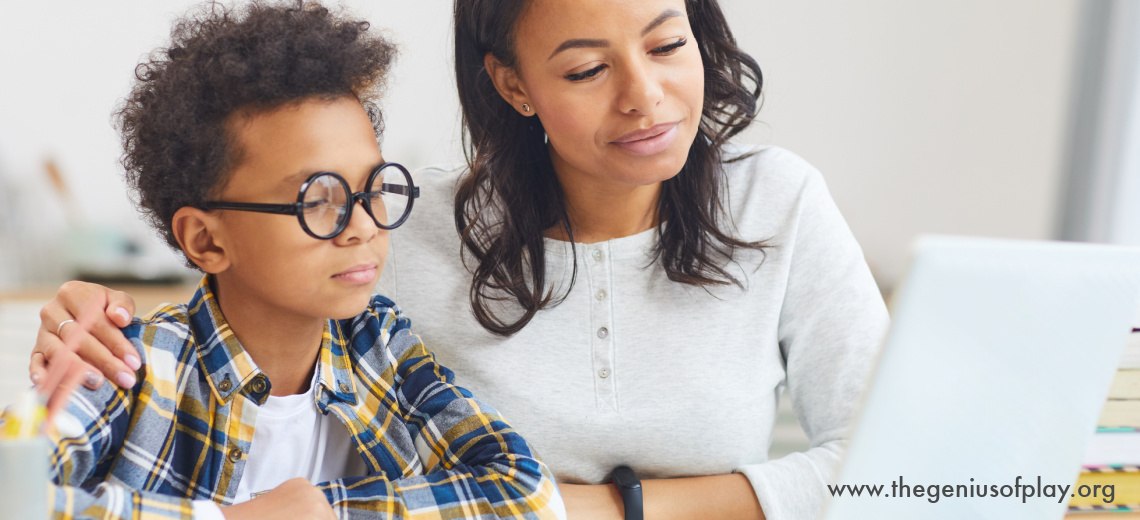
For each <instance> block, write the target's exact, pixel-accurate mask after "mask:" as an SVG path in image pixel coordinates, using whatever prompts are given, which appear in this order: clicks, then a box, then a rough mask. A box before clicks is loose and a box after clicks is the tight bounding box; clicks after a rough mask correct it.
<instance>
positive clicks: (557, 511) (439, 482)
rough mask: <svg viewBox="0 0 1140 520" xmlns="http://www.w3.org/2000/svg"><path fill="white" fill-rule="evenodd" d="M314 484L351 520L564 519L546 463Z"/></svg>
mask: <svg viewBox="0 0 1140 520" xmlns="http://www.w3.org/2000/svg"><path fill="white" fill-rule="evenodd" d="M535 462H537V461H535ZM318 487H319V488H320V489H321V490H322V491H324V493H325V496H326V497H327V498H328V500H329V503H330V504H331V505H332V506H333V509H335V510H341V509H342V508H344V509H348V510H349V511H350V515H349V516H350V517H351V518H353V519H372V518H377V519H379V518H391V517H393V516H394V517H396V518H407V517H408V516H409V514H410V513H409V512H410V511H419V512H421V513H422V512H426V511H433V512H438V517H440V518H473V519H487V520H489V519H496V518H517V519H524V518H525V519H544V520H545V519H551V520H553V519H559V520H564V519H565V518H566V512H565V507H564V506H563V504H562V497H561V495H560V494H559V493H558V490H557V488H556V486H555V484H554V479H553V478H552V477H551V476H550V473H549V471H547V470H546V467H545V466H541V472H540V473H539V475H538V476H534V475H531V474H527V473H524V472H519V471H513V472H508V471H504V470H503V469H502V468H494V467H491V468H488V467H479V468H472V467H467V466H456V467H454V468H451V469H447V470H442V469H441V470H438V471H434V472H432V473H430V474H428V475H421V476H416V477H410V478H405V479H398V480H388V479H387V478H385V477H383V476H377V475H373V476H368V477H352V478H344V479H340V480H336V481H332V482H326V483H322V484H320V485H319V486H318Z"/></svg>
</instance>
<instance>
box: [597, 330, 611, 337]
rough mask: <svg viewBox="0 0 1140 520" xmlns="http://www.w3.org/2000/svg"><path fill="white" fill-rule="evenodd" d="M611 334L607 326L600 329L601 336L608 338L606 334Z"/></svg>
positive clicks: (599, 335) (599, 334)
mask: <svg viewBox="0 0 1140 520" xmlns="http://www.w3.org/2000/svg"><path fill="white" fill-rule="evenodd" d="M609 335H610V329H607V328H605V327H602V328H600V329H598V337H599V338H602V339H606V336H609Z"/></svg>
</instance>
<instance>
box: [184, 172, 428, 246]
mask: <svg viewBox="0 0 1140 520" xmlns="http://www.w3.org/2000/svg"><path fill="white" fill-rule="evenodd" d="M388 167H395V168H396V169H398V170H400V173H403V174H404V179H406V180H407V181H408V184H407V186H399V185H393V184H387V186H391V187H395V188H400V191H403V190H409V193H400V191H389V192H388V193H399V194H401V195H407V196H408V207H406V208H404V214H403V215H401V216H400V218H399V219H397V220H396V222H395V223H394V224H388V225H385V224H381V223H380V221H379V220H377V219H376V215H374V214H373V213H372V205H371V204H361V205H362V206H364V211H365V212H366V213H368V216H369V217H370V218H372V222H373V223H374V224H376V227H378V228H380V229H385V230H393V229H396V228H398V227H400V225H401V224H403V223H404V221H406V220H408V216H409V215H411V214H412V205H413V204H414V203H415V200H416V199H417V198H419V196H420V188H419V186H416V185H415V184H413V183H412V175H411V174H410V173H408V169H407V168H404V166H403V165H402V164H399V163H394V162H386V163H384V164H381V165H380V166H378V167H377V168H376V169H375V170H373V171H372V174H371V175H369V176H368V183H367V184H365V185H364V186H365V191H360V192H356V193H353V192H352V188H351V187H350V186H349V184H348V181H346V180H345V179H344V177H342V176H341V175H340V174H339V173H336V172H331V171H322V172H317V173H314V174H312V175H310V176H309V178H308V179H305V182H304V183H302V184H301V189H300V190H298V191H297V202H294V203H292V204H266V203H260V202H225V201H209V202H205V203H203V204H201V205H200V206H199V209H203V210H214V209H229V210H236V211H252V212H255V213H272V214H275V215H294V216H296V217H297V222H298V223H300V224H301V229H304V230H305V233H307V234H308V235H309V236H311V237H313V238H316V239H318V240H332V239H333V238H336V237H337V235H340V234H341V233H343V232H344V230H345V229H346V228H348V223H349V222H351V221H352V212H353V211H355V210H356V204H357V203H363V202H365V201H367V199H368V197H369V196H371V195H372V194H374V193H384V187H385V186H386V184H385V183H383V182H381V183H380V191H379V192H375V191H369V190H371V189H372V188H373V186H372V183H373V182H375V181H376V177H377V176H379V175H380V172H382V171H384V169H385V168H388ZM322 175H332V177H333V178H334V179H336V180H337V181H339V182H340V183H341V187H343V188H344V189H345V190H344V191H345V192H346V193H348V194H349V197H348V199H347V204H348V216H347V217H346V218H345V219H344V221H343V222H341V223H340V224H337V227H336V229H335V230H333V232H332V233H330V234H329V235H327V236H321V235H318V234H316V233H314V232H313V230H311V229H309V225H308V224H306V223H305V218H304V210H305V202H304V201H305V191H306V190H308V189H309V185H310V184H312V183H313V181H315V180H316V179H317V177H320V176H322Z"/></svg>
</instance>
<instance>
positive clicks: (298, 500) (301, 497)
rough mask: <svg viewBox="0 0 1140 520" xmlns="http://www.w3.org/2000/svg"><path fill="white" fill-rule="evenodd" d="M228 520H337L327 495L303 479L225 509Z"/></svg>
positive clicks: (287, 482)
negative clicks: (277, 519) (265, 519)
mask: <svg viewBox="0 0 1140 520" xmlns="http://www.w3.org/2000/svg"><path fill="white" fill-rule="evenodd" d="M221 510H222V516H224V517H226V520H244V519H247V518H248V519H254V518H292V519H296V520H336V513H333V510H332V507H331V506H329V500H328V498H327V497H325V494H324V493H323V492H322V491H321V490H320V489H317V487H316V486H314V485H312V484H310V483H309V481H308V480H305V479H304V478H295V479H290V480H286V481H285V482H282V483H281V485H279V486H277V487H275V488H273V489H271V490H269V491H268V492H266V493H265V494H264V495H259V496H258V497H257V498H255V499H253V500H250V501H249V502H242V503H240V504H237V505H233V506H229V507H223V508H221Z"/></svg>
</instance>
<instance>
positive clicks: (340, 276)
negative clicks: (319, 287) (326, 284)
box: [332, 262, 380, 284]
mask: <svg viewBox="0 0 1140 520" xmlns="http://www.w3.org/2000/svg"><path fill="white" fill-rule="evenodd" d="M379 265H380V264H378V263H375V262H373V263H369V264H358V265H354V266H352V267H349V268H348V269H345V270H344V271H341V272H339V273H337V274H334V275H333V276H332V277H333V278H335V279H337V280H340V281H344V282H349V283H353V284H361V283H371V282H373V281H375V280H376V268H377V267H379Z"/></svg>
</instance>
